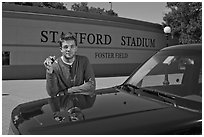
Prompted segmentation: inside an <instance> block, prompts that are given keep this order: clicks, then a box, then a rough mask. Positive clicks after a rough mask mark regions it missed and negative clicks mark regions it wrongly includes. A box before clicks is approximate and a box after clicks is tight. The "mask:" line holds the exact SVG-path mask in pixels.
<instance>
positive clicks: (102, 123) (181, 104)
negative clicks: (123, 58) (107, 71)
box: [9, 44, 202, 135]
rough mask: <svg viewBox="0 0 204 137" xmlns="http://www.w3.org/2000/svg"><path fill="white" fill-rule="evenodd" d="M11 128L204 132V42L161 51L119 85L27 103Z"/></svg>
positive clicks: (123, 132)
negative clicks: (203, 82) (203, 90)
mask: <svg viewBox="0 0 204 137" xmlns="http://www.w3.org/2000/svg"><path fill="white" fill-rule="evenodd" d="M9 134H29V135H34V134H35V135H36V134H38V135H39V134H40V135H43V134H46V135H50V134H52V135H54V134H57V135H61V134H67V135H168V134H173V135H177V134H179V135H180V134H193V135H194V134H196V135H197V134H202V45H201V44H191V45H175V46H171V47H166V48H164V49H161V50H160V51H158V52H157V53H156V54H155V55H153V56H152V57H150V58H149V59H148V60H147V61H145V62H144V63H143V64H142V65H141V66H140V67H138V68H136V69H135V71H134V72H133V73H132V74H131V75H130V76H129V77H128V78H127V80H125V82H124V83H122V84H120V85H114V86H113V87H110V88H104V89H98V90H96V91H95V93H94V94H88V95H87V94H84V93H83V92H81V93H75V94H66V95H64V96H57V97H51V98H45V99H40V100H36V101H31V102H28V103H23V104H20V105H18V106H17V107H15V108H14V109H13V111H12V114H11V122H10V129H9Z"/></svg>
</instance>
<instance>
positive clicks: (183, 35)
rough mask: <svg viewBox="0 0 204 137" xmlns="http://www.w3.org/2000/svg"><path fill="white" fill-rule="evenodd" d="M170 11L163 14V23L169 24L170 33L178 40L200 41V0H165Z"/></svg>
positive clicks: (186, 41) (184, 41)
mask: <svg viewBox="0 0 204 137" xmlns="http://www.w3.org/2000/svg"><path fill="white" fill-rule="evenodd" d="M166 7H168V8H170V10H171V11H170V12H169V13H167V14H165V16H164V17H163V20H164V21H165V23H163V25H169V26H170V27H171V29H172V35H173V36H175V37H178V38H179V42H180V43H182V44H186V43H201V42H202V3H201V2H167V6H166Z"/></svg>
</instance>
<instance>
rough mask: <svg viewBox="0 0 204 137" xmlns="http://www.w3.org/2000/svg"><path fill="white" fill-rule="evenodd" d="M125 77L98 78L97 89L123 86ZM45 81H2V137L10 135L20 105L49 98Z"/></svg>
mask: <svg viewBox="0 0 204 137" xmlns="http://www.w3.org/2000/svg"><path fill="white" fill-rule="evenodd" d="M126 79H127V77H126V76H123V77H105V78H96V89H101V88H107V87H112V86H115V85H119V84H122V83H123V82H124V81H125V80H126ZM45 84H46V81H45V79H43V80H8V81H2V135H7V134H8V129H9V123H10V116H11V112H12V110H13V108H14V107H16V106H17V105H18V104H22V103H25V102H29V101H33V100H38V99H42V98H47V97H49V96H48V94H47V91H46V88H45Z"/></svg>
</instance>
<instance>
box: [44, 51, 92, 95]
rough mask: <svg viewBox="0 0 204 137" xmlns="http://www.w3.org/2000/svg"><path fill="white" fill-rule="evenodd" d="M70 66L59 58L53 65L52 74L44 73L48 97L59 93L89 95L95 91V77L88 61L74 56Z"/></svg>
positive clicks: (82, 57) (85, 58)
mask: <svg viewBox="0 0 204 137" xmlns="http://www.w3.org/2000/svg"><path fill="white" fill-rule="evenodd" d="M75 57H76V58H75V61H74V62H73V64H72V65H68V64H65V63H64V62H63V61H62V59H61V58H60V57H59V58H57V59H56V60H55V62H54V63H53V73H52V74H49V73H46V79H47V82H46V88H47V92H48V94H49V95H50V96H56V95H57V94H58V93H59V92H64V93H74V92H83V93H89V92H93V91H94V90H95V75H94V72H93V69H92V67H91V64H90V63H89V60H88V58H87V57H85V56H80V55H76V56H75Z"/></svg>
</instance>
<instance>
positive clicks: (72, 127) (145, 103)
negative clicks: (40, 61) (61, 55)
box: [12, 88, 201, 134]
mask: <svg viewBox="0 0 204 137" xmlns="http://www.w3.org/2000/svg"><path fill="white" fill-rule="evenodd" d="M96 92H97V93H98V94H97V95H93V96H87V95H80V94H78V95H66V96H60V97H56V98H48V99H43V100H38V101H33V102H30V103H26V104H21V105H19V106H17V107H16V108H15V109H14V110H13V113H12V117H13V118H14V117H15V116H16V115H19V120H18V121H17V122H16V124H15V126H16V128H17V129H18V130H19V132H20V134H168V133H171V134H172V133H175V134H176V132H177V131H180V130H184V129H182V128H183V127H188V126H189V127H188V128H190V130H191V128H193V127H195V126H200V125H201V123H200V121H199V120H200V119H201V113H196V112H191V111H187V110H185V109H179V108H175V107H173V106H172V105H169V104H166V103H163V102H159V101H156V100H152V99H150V98H146V97H138V96H136V95H135V96H134V95H131V94H129V93H125V92H122V91H120V90H118V89H117V88H108V89H103V90H98V91H96ZM101 93H105V94H101ZM74 99H75V100H74ZM70 101H71V102H72V104H73V105H74V106H77V107H79V108H80V109H81V112H82V113H83V115H84V119H83V120H79V121H75V122H71V121H70V120H69V117H68V115H67V111H66V109H63V108H66V107H67V105H70ZM60 109H61V110H60ZM54 112H60V113H61V116H64V117H65V121H63V122H58V121H56V120H54V118H53V113H54ZM147 127H148V128H147ZM13 128H14V127H13ZM188 128H187V129H188ZM196 130H197V129H196ZM14 131H15V130H14ZM172 131H173V132H172ZM196 132H198V131H196ZM199 132H200V131H199Z"/></svg>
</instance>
